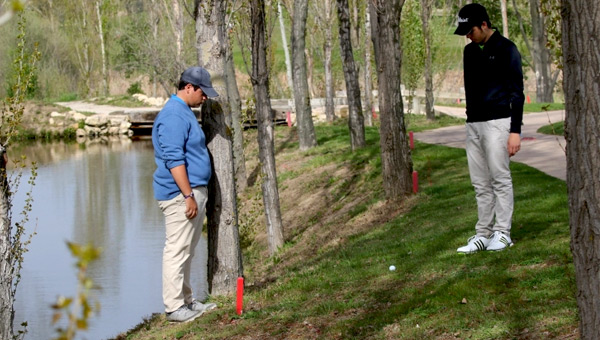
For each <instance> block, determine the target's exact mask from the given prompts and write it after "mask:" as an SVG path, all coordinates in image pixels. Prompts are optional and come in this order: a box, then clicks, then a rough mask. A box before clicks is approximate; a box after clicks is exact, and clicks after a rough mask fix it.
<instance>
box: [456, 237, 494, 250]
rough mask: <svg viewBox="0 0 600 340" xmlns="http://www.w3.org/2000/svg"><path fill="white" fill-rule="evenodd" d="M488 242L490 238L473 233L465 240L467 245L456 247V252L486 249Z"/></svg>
mask: <svg viewBox="0 0 600 340" xmlns="http://www.w3.org/2000/svg"><path fill="white" fill-rule="evenodd" d="M488 244H490V239H489V238H487V237H483V236H477V235H473V236H471V237H470V238H469V240H468V241H467V245H466V246H464V247H460V248H458V249H456V251H457V252H459V253H463V254H471V253H476V252H478V251H481V250H486V249H487V247H488Z"/></svg>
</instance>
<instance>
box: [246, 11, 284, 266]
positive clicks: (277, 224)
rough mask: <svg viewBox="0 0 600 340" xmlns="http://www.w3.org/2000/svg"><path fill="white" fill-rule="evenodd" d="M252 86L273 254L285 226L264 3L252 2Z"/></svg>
mask: <svg viewBox="0 0 600 340" xmlns="http://www.w3.org/2000/svg"><path fill="white" fill-rule="evenodd" d="M251 16H252V87H253V88H254V96H255V99H256V116H257V120H258V150H259V157H260V162H261V166H262V168H261V169H262V173H263V176H264V178H263V181H262V193H263V203H264V206H265V215H266V219H267V237H268V239H269V253H270V254H271V255H273V254H275V252H276V251H277V250H278V249H279V248H280V247H281V246H283V241H284V240H283V224H282V222H281V209H280V205H279V191H278V189H277V172H276V169H275V144H274V131H273V113H272V112H273V111H272V110H271V98H270V95H269V73H268V69H267V44H266V39H265V3H264V0H252V6H251Z"/></svg>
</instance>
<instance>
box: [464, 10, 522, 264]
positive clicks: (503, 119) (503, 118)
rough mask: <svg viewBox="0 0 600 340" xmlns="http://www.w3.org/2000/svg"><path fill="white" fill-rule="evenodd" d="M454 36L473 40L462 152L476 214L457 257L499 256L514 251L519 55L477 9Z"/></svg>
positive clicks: (466, 63)
mask: <svg viewBox="0 0 600 340" xmlns="http://www.w3.org/2000/svg"><path fill="white" fill-rule="evenodd" d="M454 34H457V35H464V36H467V38H469V39H471V43H470V44H468V45H467V46H465V50H464V56H463V57H464V58H463V67H464V80H465V95H466V99H467V125H466V130H467V140H466V151H467V159H468V162H469V174H470V176H471V183H472V184H473V187H474V188H475V197H476V200H477V211H478V221H477V224H476V225H475V230H476V234H475V235H474V236H473V237H471V238H470V239H469V240H468V241H467V245H466V246H463V247H460V248H458V249H457V251H458V252H459V253H474V252H477V251H480V250H503V249H506V248H507V247H510V246H512V245H513V242H512V239H511V237H510V230H511V223H512V214H513V205H514V203H513V186H512V178H511V174H510V168H509V163H510V157H511V156H513V155H514V154H516V153H517V152H518V151H519V150H520V148H521V136H520V133H521V122H522V120H523V103H524V101H525V96H524V94H523V70H522V67H521V55H520V54H519V51H518V50H517V47H516V46H515V44H514V43H513V42H512V41H510V40H508V39H506V38H505V37H503V36H502V35H500V33H498V32H497V31H495V30H494V29H493V28H492V24H491V22H490V19H489V17H488V14H487V11H486V9H485V7H483V6H482V5H480V4H475V3H474V4H468V5H465V6H464V7H463V8H462V9H461V10H460V11H459V13H458V28H457V29H456V31H455V32H454Z"/></svg>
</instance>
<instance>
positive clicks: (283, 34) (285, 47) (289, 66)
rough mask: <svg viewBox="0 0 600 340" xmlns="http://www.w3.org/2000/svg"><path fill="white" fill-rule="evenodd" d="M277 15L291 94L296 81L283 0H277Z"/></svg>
mask: <svg viewBox="0 0 600 340" xmlns="http://www.w3.org/2000/svg"><path fill="white" fill-rule="evenodd" d="M277 15H278V17H279V28H280V29H281V43H282V44H283V53H284V56H285V69H286V71H287V73H286V74H287V83H288V86H289V88H290V94H292V95H293V93H294V81H293V80H292V62H291V60H290V50H289V48H288V43H287V32H286V31H285V24H284V21H283V11H282V10H281V1H277Z"/></svg>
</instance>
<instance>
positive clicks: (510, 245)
mask: <svg viewBox="0 0 600 340" xmlns="http://www.w3.org/2000/svg"><path fill="white" fill-rule="evenodd" d="M513 245H514V243H511V244H509V245H508V246H506V247H504V248H500V249H486V250H487V251H503V250H506V249H508V248H510V247H512V246H513Z"/></svg>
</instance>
